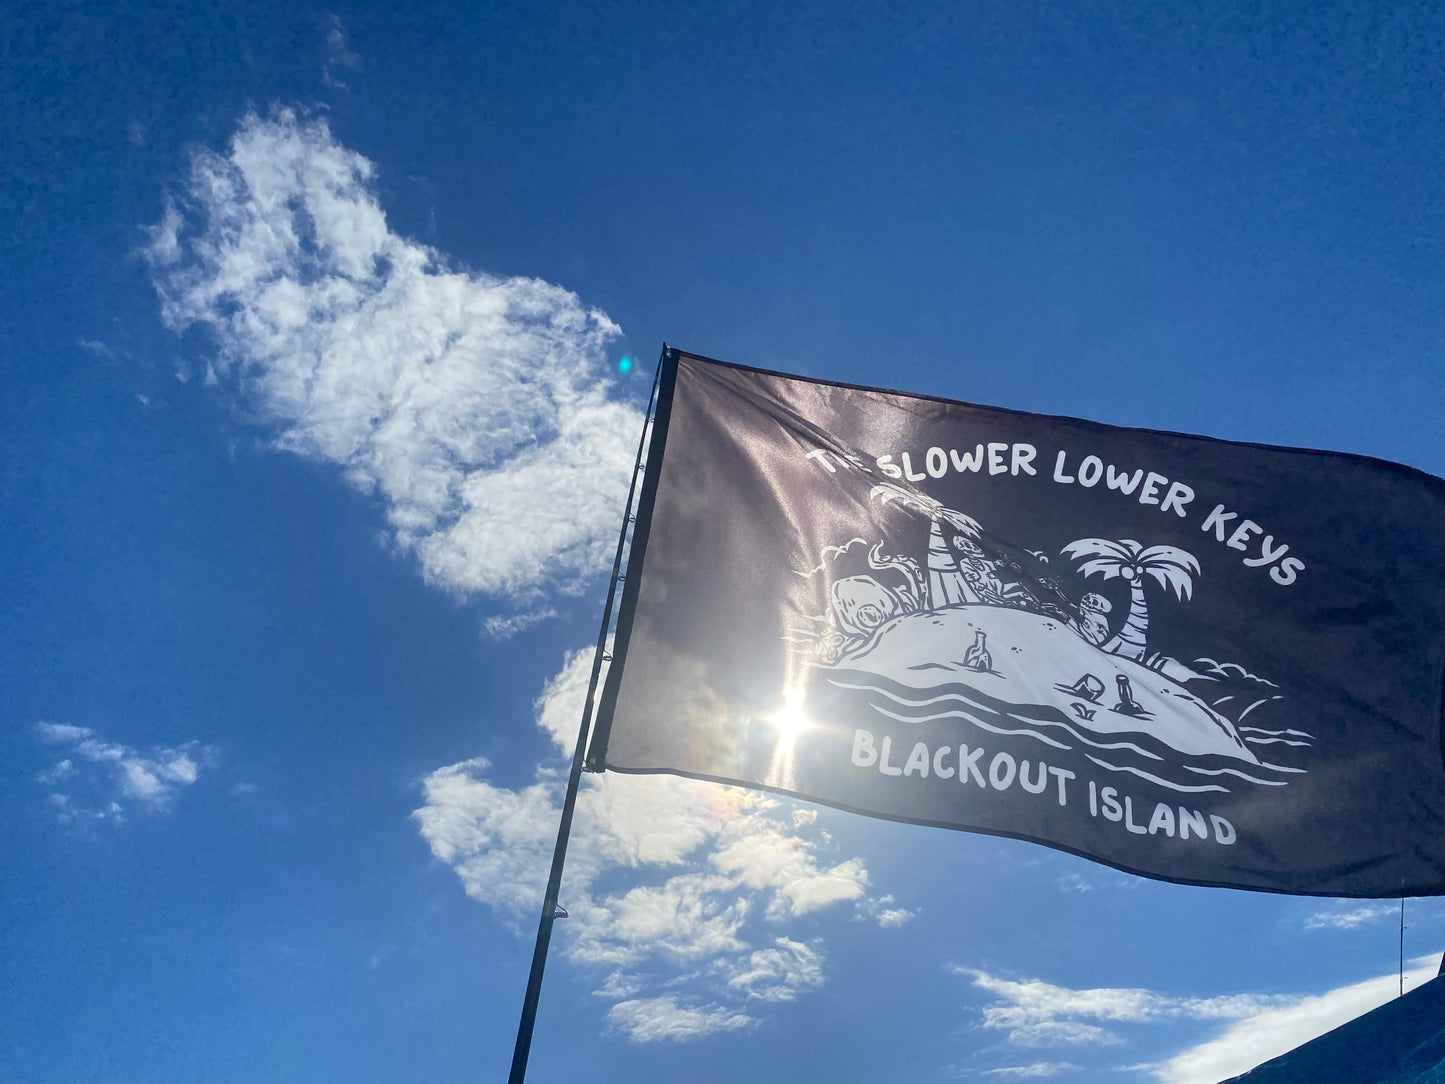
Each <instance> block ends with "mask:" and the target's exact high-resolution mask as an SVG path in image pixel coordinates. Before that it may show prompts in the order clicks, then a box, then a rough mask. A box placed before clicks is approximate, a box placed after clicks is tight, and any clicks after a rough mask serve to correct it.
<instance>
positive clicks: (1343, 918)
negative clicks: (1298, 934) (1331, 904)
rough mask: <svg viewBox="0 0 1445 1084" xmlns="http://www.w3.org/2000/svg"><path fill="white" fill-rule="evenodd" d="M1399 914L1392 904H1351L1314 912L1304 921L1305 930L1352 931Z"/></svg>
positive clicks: (1395, 906) (1397, 908) (1396, 907)
mask: <svg viewBox="0 0 1445 1084" xmlns="http://www.w3.org/2000/svg"><path fill="white" fill-rule="evenodd" d="M1397 914H1399V907H1398V905H1396V904H1393V903H1366V904H1359V903H1353V904H1349V905H1346V906H1343V907H1337V908H1335V909H1333V910H1325V911H1316V912H1315V913H1314V914H1312V915H1310V917H1309V918H1307V919H1306V920H1305V929H1306V930H1353V929H1355V928H1356V927H1357V926H1364V925H1368V924H1369V923H1372V922H1379V921H1381V920H1382V919H1386V918H1391V917H1393V916H1395V915H1397Z"/></svg>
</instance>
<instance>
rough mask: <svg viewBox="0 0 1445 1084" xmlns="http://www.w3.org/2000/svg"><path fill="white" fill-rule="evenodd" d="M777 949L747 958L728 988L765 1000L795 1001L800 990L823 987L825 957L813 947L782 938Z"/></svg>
mask: <svg viewBox="0 0 1445 1084" xmlns="http://www.w3.org/2000/svg"><path fill="white" fill-rule="evenodd" d="M774 945H775V947H774V948H770V949H760V950H758V951H757V952H754V953H753V954H752V955H751V956H749V957H748V959H747V962H746V964H744V965H743V966H742V969H741V970H739V971H738V972H737V973H736V974H734V975H733V976H732V978H730V979H728V985H729V986H734V987H736V988H738V989H739V990H745V991H746V992H747V994H748V996H749V997H754V998H758V999H760V1000H762V1001H792V1000H793V999H794V998H796V997H797V996H798V991H800V990H806V989H810V988H812V987H816V986H821V985H823V955H822V952H821V951H820V950H819V949H817V948H814V947H810V946H808V945H805V944H803V943H802V942H800V941H793V940H790V939H789V938H786V937H779V938H777V940H776V941H775V942H774Z"/></svg>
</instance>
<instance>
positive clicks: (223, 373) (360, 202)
mask: <svg viewBox="0 0 1445 1084" xmlns="http://www.w3.org/2000/svg"><path fill="white" fill-rule="evenodd" d="M332 29H333V30H334V31H335V32H336V33H338V34H339V33H340V27H339V24H338V25H335V26H333V27H332ZM338 48H340V49H341V50H342V53H341V54H338V55H344V54H345V42H344V37H342V38H341V39H340V44H339V45H338ZM375 180H376V168H375V166H374V165H373V164H372V163H371V162H370V161H368V160H367V159H366V158H364V157H362V156H361V155H360V154H357V153H356V152H355V151H352V150H350V149H348V148H347V147H345V146H343V145H342V144H341V143H339V142H338V141H337V140H336V139H335V138H334V137H333V136H332V134H331V132H330V130H329V128H328V127H327V124H326V122H325V121H324V120H322V119H305V118H303V117H300V116H298V115H297V114H296V113H294V112H292V111H291V110H287V109H278V110H276V111H274V112H273V113H272V114H271V115H270V116H269V117H267V118H262V117H260V116H257V115H255V114H252V115H249V116H247V117H246V118H245V119H244V120H242V122H241V124H240V126H239V129H238V130H237V132H236V134H235V136H234V137H233V138H232V140H231V142H230V144H229V146H228V147H227V148H226V149H225V151H224V152H216V151H212V150H206V149H203V150H198V151H196V152H195V154H194V155H193V157H192V161H191V170H190V175H189V177H188V178H187V179H186V181H185V182H184V183H183V184H182V185H181V187H180V189H179V190H178V191H177V192H176V193H174V195H173V197H172V199H171V201H170V203H169V205H168V207H167V210H166V213H165V215H164V217H163V218H162V220H161V221H160V222H159V223H158V224H157V225H155V226H154V227H152V228H151V230H150V241H149V243H148V244H147V246H146V248H145V256H146V258H147V260H148V261H149V264H150V267H151V271H152V278H153V281H154V284H155V288H156V290H157V292H158V294H159V296H160V299H161V315H162V318H163V320H164V321H165V323H166V325H167V326H168V327H170V328H171V329H172V330H174V331H175V332H176V333H177V334H180V333H183V332H186V331H187V330H188V329H191V328H199V329H203V330H204V331H205V332H206V333H207V334H208V335H209V337H210V339H211V340H212V341H213V343H214V348H215V349H214V352H213V354H212V356H210V358H209V360H208V361H207V362H206V363H205V375H206V378H207V380H208V381H209V382H211V383H213V384H215V385H218V386H222V387H225V388H229V389H232V390H234V391H235V392H236V393H238V395H239V399H240V401H241V402H242V403H244V404H245V405H246V406H247V408H248V409H249V410H250V411H251V412H252V413H253V415H254V416H255V418H256V420H257V421H258V422H259V423H260V424H261V425H262V426H263V427H264V429H265V431H267V432H268V433H269V435H270V439H271V443H272V446H273V447H274V448H276V449H277V450H280V451H285V452H289V453H293V454H296V455H300V456H304V457H306V458H308V459H313V460H318V461H322V462H327V463H332V464H334V465H336V466H337V467H338V468H339V469H340V470H341V471H342V472H343V473H344V475H345V477H346V478H347V479H348V480H349V481H350V483H351V484H352V485H354V486H355V487H356V488H357V489H359V490H362V491H364V492H367V493H375V494H377V495H378V496H379V497H380V498H381V501H382V504H383V507H384V510H385V516H386V520H387V523H388V526H389V528H390V532H391V537H392V538H393V539H394V541H395V543H396V544H397V545H398V546H399V547H400V549H402V550H403V551H406V552H408V553H412V554H414V555H415V556H416V557H417V559H418V560H419V561H420V564H421V568H422V571H423V573H424V575H425V576H426V578H427V579H428V581H429V582H431V583H433V584H436V585H438V586H441V587H444V588H446V589H448V590H451V591H454V592H458V593H471V592H479V593H483V594H487V595H492V596H495V597H497V598H500V599H504V600H506V601H509V602H511V603H512V604H514V605H516V606H519V607H521V608H523V609H527V610H531V611H533V612H537V611H544V610H545V605H544V601H545V598H546V597H547V596H548V595H550V594H553V593H555V592H560V593H563V594H566V593H569V592H578V591H580V590H581V589H582V588H583V587H584V586H585V585H586V584H587V583H588V582H589V581H590V579H591V578H592V577H593V576H594V575H595V574H597V573H599V572H600V571H602V570H603V569H604V568H605V566H606V562H607V559H608V557H609V556H610V549H611V545H612V541H613V539H614V538H615V536H616V530H617V525H618V523H619V521H620V519H621V511H622V508H621V506H622V499H623V496H624V494H625V492H626V482H627V478H628V475H629V472H630V470H631V465H632V453H633V448H634V446H635V443H636V440H637V434H638V433H639V432H640V429H641V423H642V419H641V415H640V413H639V412H638V411H637V410H636V409H634V408H633V407H631V406H628V405H625V404H623V403H620V402H618V401H616V400H615V399H613V398H612V397H611V395H612V392H613V388H612V385H611V384H610V382H609V378H608V375H607V373H608V369H607V366H606V364H605V361H606V356H605V348H606V344H607V343H608V342H609V341H610V340H611V339H612V338H614V337H615V336H616V335H617V334H618V333H619V332H618V328H617V327H616V325H615V324H613V323H612V321H611V320H609V319H608V318H607V316H606V315H605V314H604V313H602V312H600V311H598V310H596V309H590V308H588V307H586V306H584V305H583V304H582V303H581V302H580V301H579V300H578V299H577V297H576V296H575V295H574V294H572V293H569V292H568V291H567V290H564V289H562V288H561V287H559V286H553V285H551V284H549V283H546V282H542V281H540V280H538V279H531V278H521V277H513V278H502V277H498V276H494V275H488V274H484V273H482V272H477V271H469V270H466V269H463V268H459V267H456V266H454V265H453V264H452V263H450V262H448V260H447V259H446V258H445V257H444V256H443V255H442V254H440V253H439V252H437V251H435V250H434V249H431V248H428V247H427V246H425V245H422V244H419V243H417V242H416V241H413V240H410V239H408V238H405V237H403V236H401V235H399V234H397V233H395V232H394V231H392V229H391V228H390V227H389V226H388V224H387V221H386V216H385V214H384V213H383V211H382V209H381V206H380V204H379V202H378V200H377V197H376V193H375ZM503 620H505V619H503ZM519 627H520V626H519ZM491 631H492V632H493V633H494V634H498V635H500V634H505V632H506V631H508V628H507V626H506V625H505V624H499V625H497V626H496V627H495V628H493V629H492V630H491Z"/></svg>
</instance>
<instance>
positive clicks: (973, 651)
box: [963, 629, 993, 673]
mask: <svg viewBox="0 0 1445 1084" xmlns="http://www.w3.org/2000/svg"><path fill="white" fill-rule="evenodd" d="M987 639H988V638H987V637H986V636H985V635H984V631H983V629H975V630H974V633H973V644H972V646H971V647H969V649H968V650H967V651H965V652H964V653H963V665H964V666H965V667H966V668H968V669H969V670H977V671H978V672H979V673H984V672H986V671H989V670H992V669H993V656H992V655H990V654H989V653H988V642H987Z"/></svg>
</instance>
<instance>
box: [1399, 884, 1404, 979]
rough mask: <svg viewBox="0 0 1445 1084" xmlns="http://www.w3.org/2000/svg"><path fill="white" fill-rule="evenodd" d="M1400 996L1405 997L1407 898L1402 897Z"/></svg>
mask: <svg viewBox="0 0 1445 1084" xmlns="http://www.w3.org/2000/svg"><path fill="white" fill-rule="evenodd" d="M1400 996H1401V997H1404V996H1405V897H1404V896H1401V897H1400Z"/></svg>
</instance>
